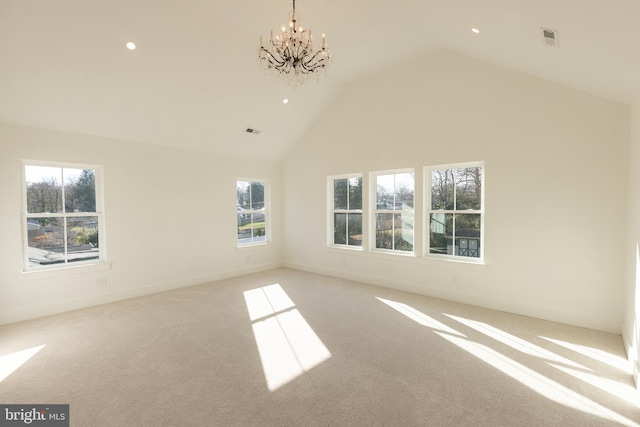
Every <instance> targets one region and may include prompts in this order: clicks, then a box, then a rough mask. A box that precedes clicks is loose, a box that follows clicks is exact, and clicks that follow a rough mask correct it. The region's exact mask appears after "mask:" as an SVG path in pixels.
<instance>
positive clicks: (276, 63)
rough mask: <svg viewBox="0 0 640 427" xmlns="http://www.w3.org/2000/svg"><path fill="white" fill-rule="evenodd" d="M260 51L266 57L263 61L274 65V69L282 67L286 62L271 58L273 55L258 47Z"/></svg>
mask: <svg viewBox="0 0 640 427" xmlns="http://www.w3.org/2000/svg"><path fill="white" fill-rule="evenodd" d="M260 50H262V51H263V52H264V53H265V54H266V57H265V59H266V60H267V61H268V62H269V63H270V64H273V65H275V66H276V67H282V66H283V65H284V64H285V62H286V60H285V59H278V58H276V57H275V56H273V54H272V53H271V52H269V50H267V49H266V48H264V47H263V46H260Z"/></svg>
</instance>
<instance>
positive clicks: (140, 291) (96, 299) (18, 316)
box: [0, 263, 282, 325]
mask: <svg viewBox="0 0 640 427" xmlns="http://www.w3.org/2000/svg"><path fill="white" fill-rule="evenodd" d="M280 267H282V264H280V263H268V264H261V265H255V266H251V267H244V268H238V269H234V270H224V271H217V272H215V273H212V274H207V275H203V276H196V277H190V278H186V279H180V280H172V281H169V282H163V283H155V284H153V285H148V286H142V287H139V288H133V289H127V290H123V291H117V292H112V293H107V294H100V295H94V296H90V297H85V298H77V299H72V300H68V301H62V302H58V303H54V304H47V305H40V306H36V307H29V308H25V309H21V310H15V311H9V312H4V313H0V325H5V324H9V323H15V322H21V321H23V320H29V319H35V318H38V317H44V316H50V315H52V314H58V313H63V312H67V311H72V310H78V309H81V308H87V307H93V306H96V305H101V304H107V303H110V302H115V301H122V300H126V299H130V298H137V297H141V296H145V295H151V294H156V293H159V292H165V291H169V290H171V289H178V288H185V287H188V286H194V285H200V284H203V283H209V282H215V281H218V280H222V279H228V278H230V277H237V276H243V275H245V274H251V273H258V272H260V271H266V270H273V269H275V268H280Z"/></svg>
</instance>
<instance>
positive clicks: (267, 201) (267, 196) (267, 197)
mask: <svg viewBox="0 0 640 427" xmlns="http://www.w3.org/2000/svg"><path fill="white" fill-rule="evenodd" d="M238 182H248V183H249V185H251V183H252V182H258V183H261V184H262V185H263V187H264V208H262V209H246V210H245V211H244V214H246V215H251V214H256V213H263V214H264V240H259V241H254V240H253V236H251V241H250V242H244V243H241V242H240V241H239V239H238V233H237V231H238V203H237V201H238V198H237V188H238ZM270 187H271V186H270V185H269V180H267V179H262V178H237V179H236V187H235V188H236V220H235V224H236V246H237V247H238V248H247V247H256V246H263V245H269V244H270V243H271V208H270V206H271V188H270Z"/></svg>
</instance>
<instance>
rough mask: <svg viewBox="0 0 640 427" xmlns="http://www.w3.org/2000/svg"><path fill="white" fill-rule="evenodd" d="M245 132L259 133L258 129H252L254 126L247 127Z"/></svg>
mask: <svg viewBox="0 0 640 427" xmlns="http://www.w3.org/2000/svg"><path fill="white" fill-rule="evenodd" d="M247 133H254V134H256V135H258V134H259V133H260V131H259V130H258V129H254V128H247Z"/></svg>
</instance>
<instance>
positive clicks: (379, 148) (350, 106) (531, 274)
mask: <svg viewBox="0 0 640 427" xmlns="http://www.w3.org/2000/svg"><path fill="white" fill-rule="evenodd" d="M628 135H629V106H627V105H624V104H620V103H617V102H613V101H610V100H606V99H603V98H599V97H596V96H592V95H590V94H587V93H584V92H580V91H576V90H573V89H570V88H567V87H564V86H561V85H557V84H553V83H550V82H547V81H544V80H540V79H537V78H533V77H530V76H527V75H524V74H521V73H518V72H515V71H512V70H508V69H505V68H501V67H498V66H495V65H491V64H489V63H485V62H480V61H477V60H475V59H472V58H469V57H465V56H461V55H458V54H455V53H451V52H447V51H442V52H438V53H436V54H434V55H431V56H428V57H426V58H423V59H420V60H417V61H415V62H412V63H409V64H406V65H404V66H402V67H399V68H397V69H394V70H390V71H386V72H383V73H381V74H378V75H374V76H371V77H368V78H365V79H363V80H360V81H357V82H355V83H352V84H351V85H349V86H348V87H347V88H346V90H345V91H344V92H343V93H342V94H341V96H339V97H338V98H337V99H336V100H335V101H334V103H333V104H332V105H330V106H329V109H328V110H327V111H326V112H325V113H324V114H323V116H321V117H320V118H319V119H318V120H317V122H316V123H315V124H314V125H313V126H312V128H311V129H310V130H309V132H308V133H307V134H306V136H305V137H304V138H303V140H302V141H301V142H300V143H299V144H298V145H297V146H296V147H295V148H294V150H293V151H292V152H291V154H290V155H289V157H288V158H287V159H286V161H285V164H284V171H283V182H284V201H285V203H284V209H283V212H284V223H285V224H286V228H285V230H284V233H285V234H284V240H285V252H284V262H285V265H287V266H290V267H295V268H299V269H304V270H309V271H315V272H319V273H324V274H329V275H334V276H338V277H344V278H352V279H357V280H363V281H365V282H369V283H373V284H379V285H384V286H390V287H394V288H400V289H405V290H409V291H413V292H418V293H423V294H427V295H433V296H439V297H444V298H449V299H453V300H457V301H462V302H467V303H472V304H477V305H481V306H486V307H491V308H496V309H500V310H505V311H510V312H515V313H520V314H524V315H531V316H536V317H540V318H545V319H550V320H556V321H561V322H565V323H569V324H575V325H581V326H585V327H590V328H594V329H600V330H606V331H612V332H616V333H620V332H621V330H622V322H623V304H624V302H623V295H624V281H625V245H624V242H625V240H626V221H627V202H626V200H627V152H628ZM477 160H484V161H485V162H486V222H485V236H486V239H485V242H484V248H485V258H486V265H483V266H479V265H469V264H461V263H454V262H447V261H436V260H430V259H424V258H422V257H421V256H418V257H416V258H407V257H402V256H394V255H381V254H372V253H369V252H364V253H357V252H353V251H344V250H338V249H329V248H327V247H326V222H327V213H326V210H327V203H326V177H327V176H328V175H334V174H344V173H353V172H362V173H363V174H364V176H365V181H367V179H366V178H367V177H368V173H369V172H371V171H376V170H387V169H392V168H408V167H413V168H415V170H416V206H417V211H416V219H417V224H416V228H415V231H416V242H417V243H419V244H420V245H421V242H422V232H423V227H422V224H421V223H420V221H419V219H420V218H421V216H422V167H423V166H426V165H438V164H447V163H455V162H468V161H477Z"/></svg>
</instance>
